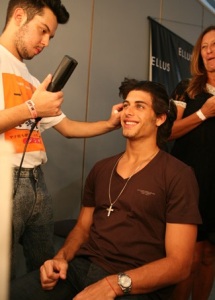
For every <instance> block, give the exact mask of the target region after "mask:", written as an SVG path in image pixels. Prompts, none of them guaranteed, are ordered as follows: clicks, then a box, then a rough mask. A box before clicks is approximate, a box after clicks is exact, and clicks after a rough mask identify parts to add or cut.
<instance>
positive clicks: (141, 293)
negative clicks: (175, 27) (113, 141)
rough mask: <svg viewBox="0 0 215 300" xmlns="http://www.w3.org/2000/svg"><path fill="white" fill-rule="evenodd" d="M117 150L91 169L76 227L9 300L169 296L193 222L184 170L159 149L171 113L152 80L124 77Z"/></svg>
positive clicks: (186, 259) (191, 187)
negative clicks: (119, 150)
mask: <svg viewBox="0 0 215 300" xmlns="http://www.w3.org/2000/svg"><path fill="white" fill-rule="evenodd" d="M120 95H121V96H122V98H123V109H122V111H121V112H119V114H121V125H122V133H123V136H124V137H125V138H126V149H125V151H124V152H123V153H120V154H117V155H115V156H113V157H110V158H107V159H103V160H102V161H100V162H98V163H96V164H95V166H94V167H93V169H92V170H91V172H90V174H89V175H88V177H87V180H86V185H85V192H84V196H83V206H82V208H81V211H80V215H79V218H78V221H77V224H76V226H75V227H74V229H73V230H72V231H71V232H70V234H69V235H68V238H67V240H66V241H65V244H64V245H63V246H62V248H61V249H60V250H59V252H58V253H57V254H56V255H55V257H54V258H53V259H52V260H48V261H46V262H45V263H44V264H43V265H42V266H41V268H40V275H39V271H38V272H33V273H30V274H27V275H25V276H24V277H22V278H20V279H17V280H15V281H13V282H12V283H11V291H10V292H11V294H10V299H11V300H15V299H17V300H27V299H29V300H34V299H35V300H45V299H50V300H58V299H59V300H66V299H70V300H71V299H73V300H86V299H88V300H110V299H121V300H125V299H131V300H138V299H163V300H167V299H170V298H171V294H172V291H173V289H174V285H175V284H176V283H178V282H180V281H182V280H184V279H185V278H187V277H188V276H189V273H190V269H191V263H192V258H193V251H194V246H195V241H196V231H197V229H196V227H197V224H199V223H201V217H200V215H199V211H198V186H197V182H196V178H195V176H194V173H193V171H192V169H191V168H190V167H189V166H187V165H186V164H184V163H183V162H181V161H179V160H177V159H176V158H174V157H173V156H171V155H170V154H168V153H167V152H165V151H163V150H161V149H162V148H163V145H164V143H165V142H166V141H167V139H168V137H169V135H170V133H171V127H172V124H173V122H174V120H175V118H176V108H175V105H174V103H173V102H171V101H170V102H169V99H168V95H167V93H166V91H165V89H164V88H163V86H161V85H160V84H158V83H154V82H149V81H138V80H135V79H127V78H125V80H124V81H123V82H122V83H121V86H120Z"/></svg>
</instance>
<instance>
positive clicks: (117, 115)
mask: <svg viewBox="0 0 215 300" xmlns="http://www.w3.org/2000/svg"><path fill="white" fill-rule="evenodd" d="M122 108H123V104H122V103H119V104H116V105H114V106H113V107H112V110H111V116H110V118H109V120H108V121H107V122H108V124H109V127H110V128H113V129H118V128H120V127H121V110H122Z"/></svg>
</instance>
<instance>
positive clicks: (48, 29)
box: [40, 22, 54, 39]
mask: <svg viewBox="0 0 215 300" xmlns="http://www.w3.org/2000/svg"><path fill="white" fill-rule="evenodd" d="M40 23H41V25H42V26H44V27H46V29H47V31H48V32H49V33H50V32H51V30H50V28H49V26H48V25H47V24H45V23H43V22H40ZM53 37H54V35H50V39H53Z"/></svg>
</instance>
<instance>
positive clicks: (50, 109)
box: [31, 74, 63, 117]
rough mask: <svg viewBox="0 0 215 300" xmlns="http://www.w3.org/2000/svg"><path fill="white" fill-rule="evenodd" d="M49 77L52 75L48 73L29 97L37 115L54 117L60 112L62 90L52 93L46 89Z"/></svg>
mask: <svg viewBox="0 0 215 300" xmlns="http://www.w3.org/2000/svg"><path fill="white" fill-rule="evenodd" d="M51 79H52V76H51V75H50V74H49V75H48V76H47V77H46V78H45V79H44V81H43V82H42V83H41V84H40V86H39V87H38V88H37V89H36V90H35V92H34V94H33V96H32V98H31V100H32V101H33V102H34V104H35V109H36V111H37V116H38V117H54V116H58V115H60V114H61V113H62V111H61V104H62V102H63V92H62V91H59V92H54V93H52V92H49V91H47V90H46V89H47V87H48V85H49V83H50V82H51Z"/></svg>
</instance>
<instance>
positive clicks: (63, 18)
mask: <svg viewBox="0 0 215 300" xmlns="http://www.w3.org/2000/svg"><path fill="white" fill-rule="evenodd" d="M18 7H21V8H22V9H23V10H24V11H26V13H27V18H28V19H27V22H29V21H31V20H32V19H33V18H34V16H35V15H42V14H43V9H44V8H45V7H47V8H49V9H50V10H51V11H52V12H53V14H54V15H55V16H56V18H57V22H58V24H65V23H67V22H68V20H69V13H68V11H67V10H66V8H65V6H64V5H63V4H62V3H61V0H10V1H9V3H8V8H7V15H6V22H5V27H6V25H7V23H8V22H9V20H10V18H11V17H12V15H13V13H14V11H15V9H16V8H18Z"/></svg>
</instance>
